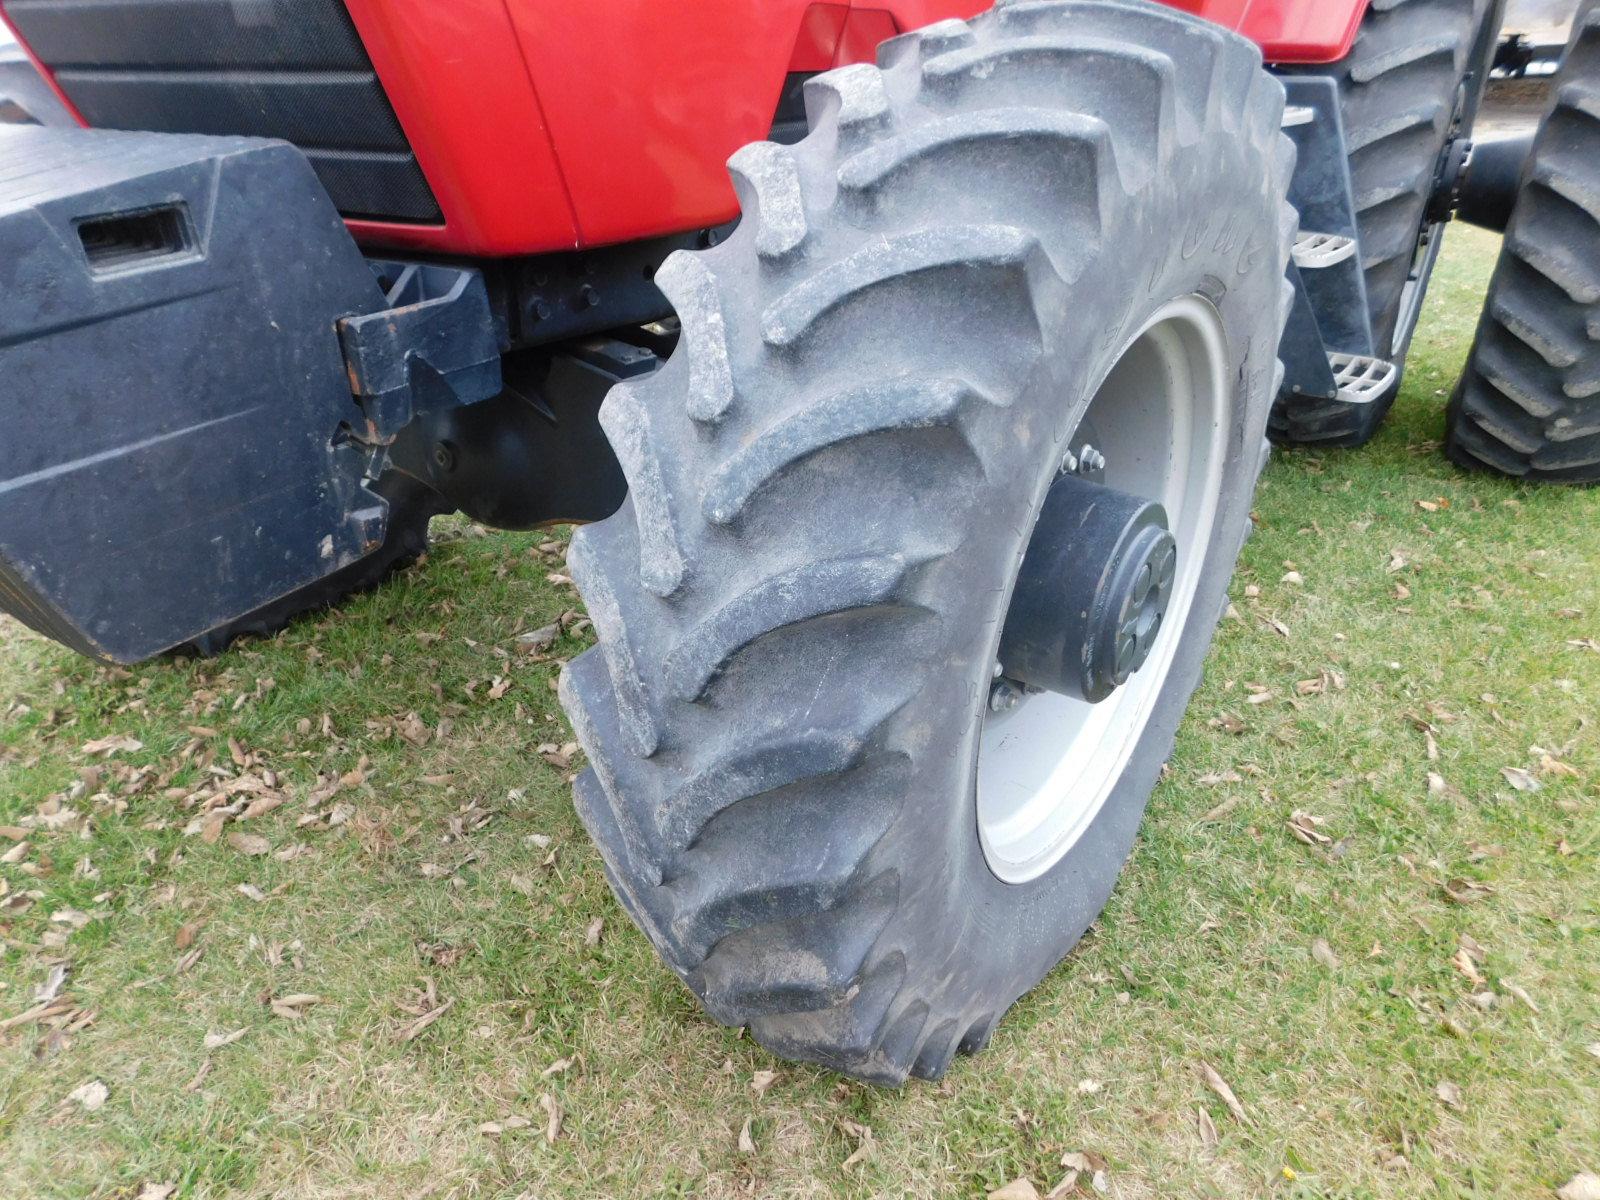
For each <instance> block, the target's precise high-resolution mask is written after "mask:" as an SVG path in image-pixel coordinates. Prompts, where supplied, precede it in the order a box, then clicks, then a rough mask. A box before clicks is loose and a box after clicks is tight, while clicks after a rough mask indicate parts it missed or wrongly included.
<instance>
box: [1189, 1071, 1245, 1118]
mask: <svg viewBox="0 0 1600 1200" xmlns="http://www.w3.org/2000/svg"><path fill="white" fill-rule="evenodd" d="M1200 1076H1201V1078H1202V1079H1204V1080H1205V1081H1206V1086H1207V1087H1208V1088H1210V1089H1211V1090H1212V1091H1213V1092H1215V1093H1216V1094H1217V1095H1218V1096H1219V1097H1221V1099H1222V1103H1223V1104H1225V1105H1226V1106H1227V1108H1228V1111H1229V1112H1230V1113H1232V1114H1233V1119H1234V1120H1235V1121H1238V1122H1239V1124H1241V1125H1248V1124H1250V1118H1249V1117H1248V1116H1247V1115H1246V1114H1245V1111H1244V1105H1242V1104H1240V1103H1239V1097H1237V1096H1235V1095H1234V1094H1233V1089H1232V1088H1231V1087H1229V1086H1228V1083H1227V1080H1225V1079H1223V1078H1222V1076H1221V1075H1219V1074H1217V1069H1216V1068H1215V1067H1213V1066H1212V1065H1211V1064H1210V1063H1208V1062H1201V1064H1200Z"/></svg>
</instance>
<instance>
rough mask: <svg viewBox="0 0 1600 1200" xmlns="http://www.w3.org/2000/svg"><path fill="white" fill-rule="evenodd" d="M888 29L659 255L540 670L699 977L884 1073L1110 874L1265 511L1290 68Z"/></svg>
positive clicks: (1239, 58) (589, 806) (623, 860)
mask: <svg viewBox="0 0 1600 1200" xmlns="http://www.w3.org/2000/svg"><path fill="white" fill-rule="evenodd" d="M879 64H880V65H879V66H866V65H862V66H852V67H846V68H843V69H841V70H837V71H833V72H830V73H828V74H826V75H823V76H821V77H819V78H817V79H815V80H813V81H812V82H811V83H810V84H809V85H808V88H807V103H808V110H809V115H810V124H811V129H812V132H811V134H810V135H809V136H808V137H807V138H806V139H805V140H804V141H803V142H801V143H800V144H798V145H796V146H793V147H784V146H778V145H773V144H770V143H763V144H758V145H754V146H749V147H746V148H745V149H744V150H741V151H740V152H739V153H738V154H736V155H735V156H734V157H733V159H732V161H731V164H730V166H731V170H732V173H733V176H734V181H735V184H736V186H737V188H738V190H739V194H740V196H741V199H742V203H743V208H744V214H745V215H744V220H743V222H742V223H741V225H740V226H739V229H738V231H737V232H736V233H735V234H734V235H733V236H732V237H731V238H730V239H729V240H728V241H727V242H725V243H724V244H722V245H721V246H718V247H716V248H715V249H712V250H708V251H704V252H701V253H697V254H681V253H680V254H678V255H675V256H674V257H673V258H671V259H670V260H668V262H667V263H666V264H665V265H664V266H663V267H662V269H661V271H660V272H659V274H658V276H657V278H658V281H659V282H660V283H661V285H662V287H663V289H664V290H665V291H666V293H667V296H668V298H669V299H670V300H671V301H672V303H673V305H674V307H675V308H676V310H677V313H678V316H679V318H680V319H681V321H682V323H683V340H682V342H681V344H680V347H679V349H678V351H677V353H675V354H674V355H673V357H672V358H671V359H670V360H669V361H668V363H667V364H666V366H665V367H664V368H663V369H662V370H661V371H660V372H658V373H657V374H656V375H654V376H653V377H651V378H649V379H648V380H645V381H643V382H640V383H637V384H632V385H623V386H619V387H617V388H616V389H614V390H613V391H612V392H611V394H610V395H609V396H608V398H607V399H606V401H605V405H604V407H603V410H602V422H603V424H604V426H605V428H606V431H607V433H608V435H609V437H610V438H611V441H612V444H613V445H614V446H615V447H616V450H617V453H618V457H619V459H620V461H621V462H622V464H623V467H624V469H625V471H626V473H627V476H628V483H629V488H630V491H629V498H628V501H627V503H626V504H625V505H624V506H623V508H622V509H621V510H620V511H619V512H618V513H617V514H616V515H615V516H613V517H611V518H609V519H607V520H605V521H602V522H599V523H598V524H595V525H590V526H587V527H585V528H583V529H581V530H579V531H578V533H577V534H576V536H575V537H574V539H573V542H572V549H571V557H570V563H571V572H572V575H573V577H574V579H575V580H576V581H577V583H578V586H579V588H580V590H581V591H582V593H583V596H584V598H585V600H586V601H587V603H588V606H589V612H590V615H591V616H592V618H593V619H594V622H595V626H596V629H597V630H598V632H599V635H600V645H599V646H598V647H596V648H595V649H592V650H590V651H588V652H587V653H585V654H583V655H581V656H580V657H578V658H577V659H576V660H575V661H573V662H572V663H571V665H570V666H569V668H568V669H567V672H566V673H565V675H564V676H563V679H562V699H563V701H564V703H565V705H566V707H567V711H568V713H569V714H570V715H571V717H572V721H573V724H574V727H575V728H576V730H577V733H578V736H579V739H580V740H581V742H582V745H583V747H584V749H585V750H586V751H587V753H588V756H589V760H590V763H591V766H590V767H589V768H588V769H586V770H585V771H584V772H583V773H582V774H581V775H580V777H579V779H578V782H577V787H576V804H577V808H578V811H579V813H580V814H581V816H582V819H583V821H584V823H585V824H586V825H587V827H588V829H589V831H590V833H591V834H592V835H593V836H594V839H595V841H596V842H597V843H598V845H599V849H600V852H601V856H602V858H603V860H604V862H605V866H606V871H607V874H608V876H609V878H610V881H611V883H612V886H613V887H614V889H615V891H616V893H617V895H618V896H619V898H620V899H621V902H622V904H623V905H624V907H625V908H626V909H627V911H628V912H629V914H630V915H631V916H632V918H633V919H634V921H635V922H636V923H637V924H638V926H639V927H640V929H642V930H643V931H644V933H645V934H646V935H647V936H648V937H649V939H650V940H651V941H652V942H653V943H654V944H655V946H656V948H657V949H658V950H659V951H660V953H661V955H662V957H663V958H664V959H665V960H666V962H667V963H668V965H669V966H670V967H671V968H672V970H673V971H675V972H676V973H677V974H678V976H679V977H680V978H681V979H682V980H683V981H684V982H685V983H686V984H687V985H688V987H689V988H690V989H691V990H692V991H693V992H694V993H695V995H696V996H698V997H699V998H700V1000H701V1001H702V1002H703V1004H704V1005H705V1007H706V1009H707V1011H708V1012H710V1014H711V1015H712V1016H713V1017H715V1018H716V1019H717V1020H718V1021H721V1022H723V1023H724V1024H727V1025H748V1026H749V1028H750V1029H751V1031H752V1033H753V1034H754V1036H755V1037H756V1039H757V1040H758V1041H760V1042H761V1043H762V1044H763V1045H765V1046H766V1047H768V1048H769V1049H770V1050H772V1051H774V1052H775V1053H777V1054H780V1055H783V1056H786V1057H791V1058H796V1059H803V1060H808V1061H812V1062H817V1063H822V1064H825V1065H827V1066H829V1067H832V1068H834V1069H836V1070H839V1071H842V1072H845V1073H847V1074H850V1075H853V1076H856V1077H858V1078H861V1079H865V1080H870V1081H875V1082H880V1083H887V1084H895V1083H899V1082H901V1081H903V1080H904V1079H905V1078H906V1077H907V1075H909V1074H915V1075H918V1076H921V1077H924V1078H936V1077H938V1076H939V1075H940V1074H942V1073H943V1072H944V1070H945V1069H946V1067H947V1066H948V1065H949V1063H950V1061H951V1059H952V1057H953V1056H954V1055H955V1054H956V1053H957V1052H958V1051H973V1050H976V1049H978V1048H980V1047H982V1046H983V1045H984V1044H985V1043H986V1042H987V1040H988V1038H989V1036H990V1033H991V1031H992V1030H993V1029H994V1027H995V1024H996V1022H997V1021H998V1019H999V1017H1000V1015H1001V1014H1002V1013H1003V1012H1005V1010H1006V1009H1007V1008H1008V1007H1010V1005H1011V1004H1013V1003H1014V1002H1015V1001H1016V1000H1017V998H1018V997H1019V996H1021V995H1022V994H1023V993H1024V992H1025V991H1027V990H1028V989H1029V988H1031V987H1032V986H1033V985H1034V984H1036V983H1037V982H1038V981H1039V980H1040V979H1041V978H1042V977H1043V976H1044V975H1045V973H1046V972H1047V971H1049V970H1050V968H1051V967H1052V966H1053V965H1054V964H1055V963H1056V962H1057V961H1059V960H1060V959H1061V958H1062V957H1063V956H1064V955H1065V954H1066V953H1067V951H1068V950H1070V949H1071V948H1072V946H1073V945H1074V944H1075V943H1076V942H1077V941H1078V939H1079V938H1080V937H1081V936H1082V934H1083V933H1084V931H1085V930H1086V929H1087V928H1088V926H1089V924H1090V923H1091V922H1092V921H1093V920H1094V919H1095V917H1096V916H1097V915H1098V914H1099V912H1100V910H1101V908H1102V907H1103V905H1104V904H1105V901H1106V899H1107V898H1108V896H1109V894H1110V892H1111V889H1112V887H1113V885H1114V884H1115V881H1116V879H1117V876H1118V873H1119V871H1120V869H1121V866H1122V863H1123V861H1124V860H1125V858H1126V856H1127V854H1128V852H1129V850H1130V848H1131V846H1132V844H1133V840H1134V836H1135V832H1136V830H1137V829H1138V826H1139V823H1140V819H1141V816H1142V813H1143V810H1144V807H1145V803H1146V800H1147V799H1148V797H1149V795H1150V793H1151V791H1152V789H1153V788H1154V786H1155V783H1156V780H1157V778H1158V775H1159V773H1160V771H1161V766H1162V763H1163V761H1164V760H1165V758H1166V757H1167V754H1168V752H1169V750H1170V748H1171V745H1172V741H1173V737H1174V734H1175V732H1176V729H1177V726H1178V722H1179V719H1180V718H1181V717H1182V715H1183V711H1184V708H1185V706H1186V704H1187V702H1188V699H1189V696H1190V694H1191V692H1192V691H1193V689H1194V687H1195V685H1196V683H1197V682H1198V680H1199V678H1200V673H1201V666H1202V660H1203V659H1204V657H1205V654H1206V651H1207V648H1208V646H1209V644H1210V641H1211V637H1212V634H1213V631H1214V629H1215V626H1216V622H1217V619H1218V617H1219V614H1220V613H1221V611H1222V609H1223V607H1224V605H1225V602H1226V601H1225V595H1226V587H1227V584H1228V580H1229V577H1230V576H1231V574H1232V571H1233V567H1234V563H1235V559H1236V557H1237V555H1238V552H1239V549H1240V546H1241V544H1242V543H1243V540H1244V537H1245V534H1246V532H1247V530H1248V527H1249V513H1250V504H1251V497H1252V495H1253V494H1254V490H1255V484H1256V479H1257V476H1258V474H1259V472H1260V470H1261V467H1262V464H1263V462H1264V460H1265V433H1266V423H1267V413H1268V410H1269V408H1270V406H1271V404H1272V400H1273V397H1274V395H1275V392H1276V383H1277V376H1278V373H1279V371H1278V364H1277V359H1276V349H1277V346H1278V342H1279V339H1280V337H1281V335H1282V329H1283V322H1284V319H1285V317H1286V315H1287V303H1288V297H1287V296H1286V287H1285V284H1284V269H1285V264H1286V262H1287V259H1288V255H1289V251H1290V247H1291V245H1292V242H1293V237H1294V232H1295V216H1294V213H1293V211H1292V209H1290V208H1289V206H1288V205H1287V204H1286V203H1285V201H1284V196H1285V194H1286V191H1287V187H1288V183H1289V178H1290V175H1291V173H1292V170H1293V157H1294V153H1293V147H1292V146H1291V145H1290V143H1289V142H1288V141H1287V140H1286V139H1285V138H1283V137H1282V135H1281V133H1280V131H1279V126H1280V122H1281V119H1282V109H1283V91H1282V88H1281V86H1280V85H1279V84H1278V83H1277V82H1276V81H1275V80H1273V79H1272V78H1271V77H1270V76H1269V75H1267V74H1266V73H1265V72H1263V71H1262V70H1261V67H1260V55H1259V53H1258V51H1257V50H1256V49H1255V48H1254V47H1253V46H1252V45H1250V44H1248V43H1246V42H1245V41H1243V40H1242V39H1240V38H1237V37H1235V36H1233V35H1231V34H1229V33H1226V32H1224V31H1223V30H1221V29H1219V28H1217V27H1215V26H1211V25H1207V24H1203V23H1201V22H1199V21H1196V20H1195V19H1193V18H1191V17H1188V16H1186V15H1184V14H1182V13H1179V12H1177V11H1175V10H1173V9H1171V8H1168V7H1165V6H1161V5H1156V4H1151V3H1143V2H1140V0H1061V2H1056V3H1013V4H1003V5H1002V6H1001V7H999V8H998V9H996V10H994V11H992V12H989V13H985V14H984V15H982V16H979V17H977V18H975V19H973V20H972V21H970V22H962V21H945V22H941V23H939V24H936V25H933V26H930V27H929V28H927V29H924V30H922V31H920V32H918V33H913V34H909V35H906V36H904V37H900V38H897V39H895V40H893V41H891V42H888V43H887V44H885V45H884V46H883V48H882V49H881V50H880V52H879ZM1025 552H1026V559H1025V558H1024V555H1025ZM1096 698H1098V703H1094V702H1091V701H1092V700H1094V699H1096Z"/></svg>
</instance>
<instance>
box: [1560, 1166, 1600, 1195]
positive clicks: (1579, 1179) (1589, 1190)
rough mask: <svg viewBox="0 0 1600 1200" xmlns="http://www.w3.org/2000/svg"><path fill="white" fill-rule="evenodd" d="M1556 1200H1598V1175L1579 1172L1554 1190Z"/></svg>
mask: <svg viewBox="0 0 1600 1200" xmlns="http://www.w3.org/2000/svg"><path fill="white" fill-rule="evenodd" d="M1556 1200H1600V1175H1591V1174H1590V1173H1589V1172H1588V1171H1579V1172H1578V1173H1577V1174H1576V1175H1574V1176H1573V1177H1572V1178H1571V1179H1569V1180H1567V1182H1566V1183H1564V1184H1562V1185H1561V1186H1560V1187H1559V1188H1557V1189H1556Z"/></svg>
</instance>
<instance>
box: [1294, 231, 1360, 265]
mask: <svg viewBox="0 0 1600 1200" xmlns="http://www.w3.org/2000/svg"><path fill="white" fill-rule="evenodd" d="M1355 252H1356V240H1355V238H1353V237H1345V236H1343V235H1342V234H1337V233H1308V232H1302V233H1301V234H1300V235H1299V236H1298V237H1296V238H1295V240H1294V265H1295V266H1297V267H1299V268H1300V269H1301V270H1302V271H1320V270H1322V269H1323V268H1324V267H1334V266H1338V265H1339V264H1340V263H1342V262H1345V261H1346V260H1347V259H1349V258H1351V257H1353V256H1354V255H1355Z"/></svg>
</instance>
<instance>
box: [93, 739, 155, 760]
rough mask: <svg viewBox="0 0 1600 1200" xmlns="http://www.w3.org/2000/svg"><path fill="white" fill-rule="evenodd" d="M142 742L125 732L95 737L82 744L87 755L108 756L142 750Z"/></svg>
mask: <svg viewBox="0 0 1600 1200" xmlns="http://www.w3.org/2000/svg"><path fill="white" fill-rule="evenodd" d="M143 749H144V743H143V742H141V741H139V740H138V739H137V738H132V737H129V736H128V735H127V734H125V733H118V734H113V735H112V736H110V737H103V738H96V739H95V740H94V741H92V742H85V743H84V744H83V752H84V753H85V754H89V755H95V754H100V755H104V756H105V757H106V758H110V757H111V756H112V755H114V754H132V753H134V752H135V751H138V750H143Z"/></svg>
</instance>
